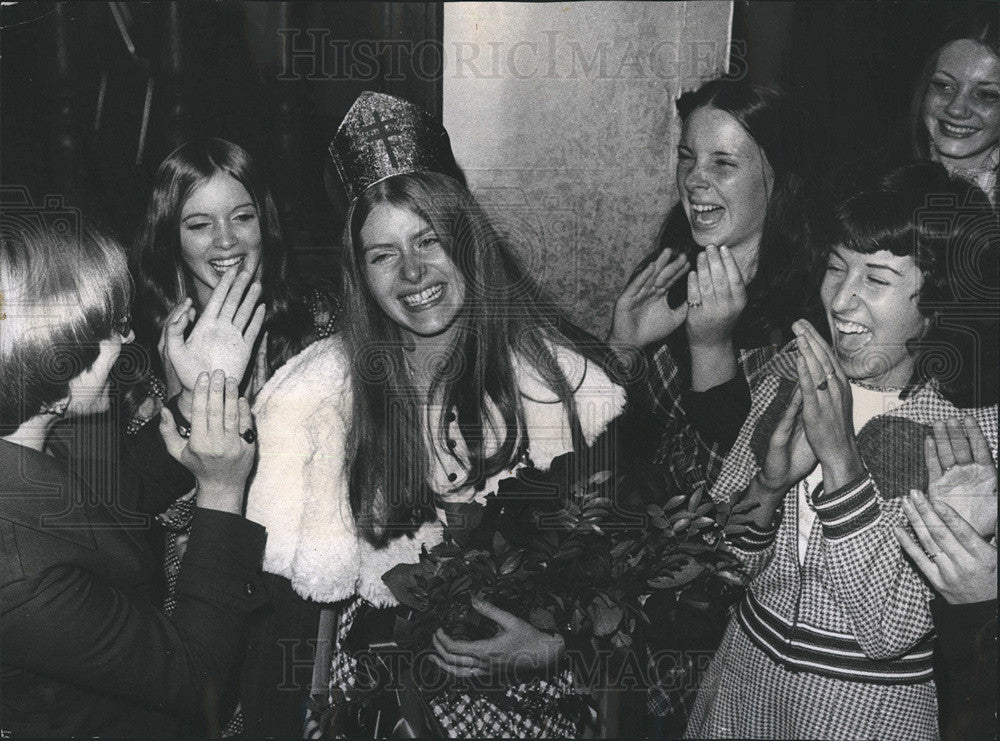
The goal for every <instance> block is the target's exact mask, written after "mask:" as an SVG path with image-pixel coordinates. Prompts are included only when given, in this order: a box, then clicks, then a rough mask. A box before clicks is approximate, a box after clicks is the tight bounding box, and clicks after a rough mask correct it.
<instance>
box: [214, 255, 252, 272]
mask: <svg viewBox="0 0 1000 741" xmlns="http://www.w3.org/2000/svg"><path fill="white" fill-rule="evenodd" d="M246 257H247V256H246V255H235V256H234V257H219V258H216V259H214V260H209V261H208V264H209V265H211V266H212V270H214V271H215V272H216V273H218V274H219V275H220V276H221V275H225V273H226V271H227V270H229V269H230V268H231V267H233V266H234V265H242V264H243V261H244V260H246Z"/></svg>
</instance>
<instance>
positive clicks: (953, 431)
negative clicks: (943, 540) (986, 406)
mask: <svg viewBox="0 0 1000 741" xmlns="http://www.w3.org/2000/svg"><path fill="white" fill-rule="evenodd" d="M924 458H925V460H926V463H927V478H928V481H929V484H928V488H927V493H928V495H929V497H930V500H931V501H932V502H934V503H938V502H944V503H945V504H947V505H948V506H949V507H951V508H952V509H953V510H954V511H955V512H957V513H958V514H959V515H960V516H961V517H962V518H963V519H964V520H965V521H966V522H968V523H969V525H970V526H971V527H972V529H973V530H975V531H976V532H977V533H979V535H982V536H984V537H985V536H988V535H989V534H991V533H993V532H994V530H996V526H997V469H996V466H995V465H994V463H993V457H992V456H991V455H990V448H989V444H988V443H987V442H986V437H985V436H984V435H983V431H982V430H981V429H979V425H978V424H977V423H976V420H975V418H973V417H971V416H966V417H964V418H961V419H959V418H957V417H953V418H950V419H947V420H939V421H937V422H935V423H934V434H933V435H928V436H927V437H926V438H925V439H924Z"/></svg>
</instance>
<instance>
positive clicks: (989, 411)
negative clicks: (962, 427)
mask: <svg viewBox="0 0 1000 741" xmlns="http://www.w3.org/2000/svg"><path fill="white" fill-rule="evenodd" d="M794 353H795V351H794V348H793V347H791V346H790V347H788V348H786V349H785V350H783V351H782V352H781V353H780V354H779V355H778V356H776V357H775V358H774V359H773V360H772V361H771V362H770V363H768V364H767V365H766V366H765V367H764V369H763V370H762V372H761V373H760V374H759V375H758V376H756V377H755V378H754V379H751V386H752V390H753V394H752V396H753V400H752V407H751V411H750V416H749V418H748V420H747V423H746V424H745V425H744V427H743V430H742V431H741V433H740V437H739V439H738V440H737V442H736V444H735V445H734V447H733V449H732V451H731V452H730V454H729V456H728V457H727V458H726V461H725V463H724V465H723V470H722V473H721V475H720V477H719V480H718V482H717V483H716V485H715V486H714V488H713V489H712V496H713V498H715V499H717V500H728V499H730V498H734V499H735V498H738V496H739V494H740V493H741V492H742V491H743V490H745V489H746V487H747V486H748V485H749V483H750V480H751V479H752V478H753V476H754V475H755V474H756V473H757V471H758V470H760V466H761V464H762V463H763V460H764V455H765V453H766V449H767V443H768V440H769V439H770V436H771V434H772V432H773V430H774V427H775V426H776V424H777V421H778V419H779V418H780V416H781V414H782V412H783V411H784V409H786V408H787V405H788V403H789V400H790V399H791V396H792V393H793V392H794V389H795V384H796V381H795V377H796V376H795V354H794ZM965 413H971V414H973V416H975V418H976V419H977V421H978V422H979V424H980V426H981V427H982V429H983V431H984V433H985V435H986V438H987V440H988V441H989V444H990V446H991V449H992V451H993V455H994V458H995V457H996V449H997V407H996V406H995V405H994V406H992V407H983V408H979V409H974V410H959V409H957V408H956V407H954V406H953V405H952V404H950V403H949V402H948V401H946V400H945V399H944V398H943V397H942V396H941V395H940V394H939V393H938V392H937V390H936V387H935V386H934V385H933V384H927V385H925V386H924V387H922V388H920V389H918V390H917V391H915V392H914V393H913V394H911V395H910V396H909V397H908V398H907V399H906V400H905V401H904V402H903V403H902V404H901V405H900V406H899V407H897V408H896V409H893V410H892V411H890V412H886V413H884V414H881V415H879V416H876V417H875V418H873V419H872V420H870V421H869V422H868V423H867V424H866V425H865V426H864V427H863V428H862V429H861V430H860V432H859V433H858V436H857V439H858V446H859V449H860V451H861V456H862V459H863V461H864V463H865V467H866V471H865V472H864V474H863V475H861V476H859V477H858V478H857V479H856V480H855V481H852V482H851V483H849V484H848V485H847V486H844V487H842V488H841V489H839V490H837V491H830V492H826V491H822V490H821V489H819V490H817V491H816V492H815V494H814V498H813V504H814V506H815V509H816V521H815V523H814V524H813V529H812V531H811V532H810V535H809V545H808V548H807V551H806V555H805V559H804V563H802V564H800V563H799V559H798V556H797V538H798V532H797V522H798V511H797V508H798V506H799V504H798V497H797V493H796V490H795V488H793V489H792V490H791V491H790V492H789V493H788V494H787V495H786V497H785V499H784V502H783V505H782V511H781V512H779V513H778V515H777V516H776V518H775V520H776V525H775V526H774V527H773V528H771V529H769V530H758V529H751V530H750V531H749V532H747V533H745V534H744V535H743V536H742V537H741V538H740V539H739V540H738V541H736V542H734V543H733V546H734V550H735V552H736V554H737V555H738V556H739V557H740V559H741V561H742V562H743V565H744V568H745V569H746V571H747V572H748V575H749V576H750V578H751V579H752V581H751V584H750V588H749V590H748V593H747V596H746V598H745V599H744V600H743V602H742V603H741V604H740V605H739V607H738V609H737V616H736V617H737V620H738V622H739V625H740V626H741V627H742V629H743V630H744V631H745V633H746V634H747V636H748V637H749V638H750V640H751V641H752V642H753V643H754V644H755V645H756V646H757V647H758V648H759V649H760V650H762V651H763V652H764V653H765V654H767V655H768V656H769V657H770V658H771V659H772V660H773V661H775V662H777V663H778V664H780V665H782V666H784V667H785V668H786V669H788V670H790V671H806V672H812V673H815V674H820V675H823V676H827V677H832V678H836V679H841V680H847V681H853V682H863V683H868V684H895V685H899V684H919V683H924V682H928V681H930V680H931V678H932V646H931V630H932V621H931V616H930V612H929V611H928V607H927V603H928V600H929V599H930V598H931V596H932V595H931V592H930V589H929V587H928V586H927V584H926V582H925V581H924V579H923V577H922V576H921V575H919V574H918V573H917V571H916V570H915V569H914V568H913V567H912V566H911V565H910V564H909V562H908V561H907V559H906V557H905V555H904V554H903V552H902V550H901V549H900V547H899V545H898V543H897V541H896V538H895V536H894V535H893V532H892V525H893V524H905V523H906V519H905V516H904V515H903V514H902V511H901V505H902V499H901V497H903V496H904V495H905V494H907V493H908V492H909V491H910V489H921V490H924V491H926V487H927V473H926V470H925V466H924V458H923V439H924V437H925V436H926V434H927V432H928V431H929V425H931V424H932V423H933V422H934V421H936V420H939V419H944V418H946V417H951V416H956V415H960V414H965Z"/></svg>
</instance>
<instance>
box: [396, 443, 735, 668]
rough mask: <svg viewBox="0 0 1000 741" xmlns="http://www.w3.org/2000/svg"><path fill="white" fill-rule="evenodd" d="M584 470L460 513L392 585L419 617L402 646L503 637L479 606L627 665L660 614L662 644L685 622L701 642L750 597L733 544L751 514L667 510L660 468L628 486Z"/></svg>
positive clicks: (515, 485) (526, 482)
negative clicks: (738, 598)
mask: <svg viewBox="0 0 1000 741" xmlns="http://www.w3.org/2000/svg"><path fill="white" fill-rule="evenodd" d="M580 464H581V461H580V460H579V459H578V457H577V456H576V455H575V454H572V453H569V454H566V455H564V456H561V457H559V458H557V459H556V460H555V461H553V464H552V466H551V468H550V469H549V470H548V471H545V472H543V471H539V470H538V469H535V468H531V467H528V468H522V469H520V470H519V471H518V473H517V475H516V477H513V478H511V479H507V480H505V481H502V482H501V484H500V487H499V490H498V492H497V493H496V494H492V495H490V496H488V497H487V498H486V504H485V507H484V506H481V505H478V504H467V505H461V506H458V507H454V508H451V509H450V510H449V512H448V519H449V525H448V527H446V530H445V538H444V541H443V542H442V543H440V544H438V545H436V546H434V547H433V548H431V549H429V550H426V549H425V550H424V551H423V552H422V554H421V558H420V561H419V563H416V564H400V565H398V566H396V567H395V568H393V569H391V570H390V571H388V572H387V573H386V574H385V575H384V576H383V580H384V581H385V582H386V584H387V585H388V586H389V588H390V590H391V591H392V593H393V595H394V596H395V597H396V599H397V600H398V601H399V602H400V603H401V604H402V605H405V606H407V607H409V608H410V610H411V614H412V616H413V617H412V618H411V619H410V620H409V621H408V622H407V623H406V624H405V631H404V633H405V634H404V635H397V637H396V638H397V642H398V643H399V644H400V645H403V646H407V647H410V648H413V649H415V650H421V649H425V648H428V647H429V646H430V645H431V642H430V636H431V634H433V632H434V631H435V630H437V629H438V628H443V629H444V630H445V632H446V633H448V634H449V635H450V636H452V637H454V638H461V639H478V638H488V637H490V636H492V635H493V634H494V633H495V632H496V626H495V625H494V624H493V623H492V622H491V621H490V620H488V619H487V618H485V617H483V616H482V615H481V614H480V613H478V612H477V611H475V610H474V609H472V607H471V604H470V598H471V597H472V596H473V595H479V596H480V597H481V598H482V599H484V600H486V601H488V602H492V603H493V604H495V605H497V606H498V607H500V608H502V609H504V610H506V611H508V612H511V613H513V614H515V615H517V616H519V617H521V618H523V619H525V620H528V621H529V622H531V624H532V625H534V626H535V627H536V628H538V629H540V630H544V631H557V632H559V633H560V634H561V635H562V636H563V637H564V638H565V639H566V643H567V648H569V649H575V650H588V649H593V650H594V651H598V650H611V651H612V652H616V653H618V654H619V655H621V654H622V653H623V652H624V651H626V650H628V649H629V648H630V647H632V646H633V644H634V643H635V642H636V641H637V640H639V639H641V637H642V636H643V635H644V633H645V631H644V628H645V626H646V625H648V624H649V623H650V614H649V612H650V610H649V609H648V608H653V610H652V613H653V621H654V624H655V627H656V633H658V634H662V633H664V632H665V631H666V632H667V633H672V634H673V633H676V629H677V628H678V627H679V626H681V624H682V623H685V622H686V623H687V624H688V626H689V627H690V628H692V629H694V630H695V631H697V629H698V624H699V614H700V612H705V611H708V610H709V609H710V608H711V606H712V605H714V604H718V601H719V598H722V599H728V598H731V597H734V596H735V595H736V594H738V593H739V592H740V591H741V589H742V586H743V580H742V578H741V577H740V575H739V573H738V566H737V562H736V560H735V558H734V557H733V555H732V554H731V553H729V552H728V551H727V550H726V549H725V548H724V547H723V536H724V535H725V534H735V533H738V532H740V531H742V530H743V529H745V523H746V521H747V519H748V518H747V517H746V511H745V510H741V509H739V508H737V509H736V510H734V509H733V508H732V507H731V506H730V505H728V504H717V503H715V502H713V501H712V500H711V499H710V498H709V497H708V496H707V495H706V494H705V493H704V492H703V491H702V490H698V491H696V492H694V493H693V494H692V495H690V496H684V495H676V496H673V497H670V498H666V500H665V501H664V498H665V497H664V491H667V489H666V486H667V484H666V480H665V477H664V475H663V474H662V473H661V469H658V468H656V467H654V466H639V465H638V464H636V465H635V466H631V467H630V470H629V472H628V473H625V474H617V475H616V474H613V473H612V472H611V471H609V470H599V471H596V472H593V471H592V470H591V471H587V470H586V469H585V468H582V469H581V467H580ZM591 469H592V467H591ZM581 471H582V473H581ZM623 503H625V504H627V506H623ZM647 606H648V607H647Z"/></svg>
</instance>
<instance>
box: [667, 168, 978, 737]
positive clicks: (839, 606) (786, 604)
mask: <svg viewBox="0 0 1000 741" xmlns="http://www.w3.org/2000/svg"><path fill="white" fill-rule="evenodd" d="M968 189H969V186H968V185H967V184H965V183H964V182H962V181H960V180H956V179H954V178H951V177H949V176H948V174H947V173H946V171H945V170H944V168H943V167H942V166H941V165H939V164H934V163H918V164H914V165H909V166H907V167H904V168H902V169H898V170H895V171H893V172H891V173H889V174H888V175H886V176H885V177H884V178H883V179H882V180H881V181H880V183H879V187H878V189H877V190H872V191H867V192H862V193H858V194H855V195H854V196H852V197H851V198H849V199H847V200H846V201H844V202H843V203H841V204H840V205H839V206H838V207H837V209H836V212H835V216H834V218H833V220H832V225H831V233H830V235H829V238H828V241H827V244H828V247H827V249H826V250H825V252H826V255H825V257H826V271H825V273H824V277H823V281H822V286H821V288H820V298H821V301H822V305H823V308H824V310H825V312H826V315H827V322H828V324H829V328H830V332H831V334H832V336H833V343H832V346H831V345H830V344H828V343H827V342H826V341H825V340H823V339H822V338H821V337H820V335H819V333H818V332H817V331H816V329H815V328H814V327H813V326H812V325H810V324H809V323H808V322H804V321H801V322H797V323H796V325H795V333H796V339H795V342H794V344H790V345H788V346H787V347H786V348H784V349H783V350H782V351H781V352H780V353H779V354H778V355H776V356H775V357H774V358H773V359H772V360H771V361H769V362H768V364H767V365H766V366H765V368H764V370H763V371H762V373H761V374H759V375H758V376H757V377H756V378H755V380H754V383H753V384H752V399H753V403H752V408H751V412H750V416H749V417H748V421H747V424H746V425H745V426H744V428H743V430H742V431H741V432H740V437H739V439H738V440H737V442H736V444H735V445H734V446H733V448H732V450H731V451H730V453H729V455H728V456H727V457H726V460H725V463H724V464H723V470H722V473H721V475H720V477H719V480H718V481H717V482H716V484H715V486H714V487H713V489H712V491H711V495H712V497H713V498H714V499H717V500H740V501H743V502H746V503H755V504H757V505H758V507H757V509H756V510H755V511H754V515H753V516H754V526H753V527H752V528H751V529H750V530H749V531H748V532H747V533H745V534H743V535H742V536H740V537H739V539H737V540H735V541H734V542H733V543H732V547H733V549H734V552H735V554H736V555H737V556H738V557H739V559H740V560H741V561H742V562H743V567H744V570H745V572H746V574H747V576H748V578H749V580H750V586H749V589H748V592H747V594H746V596H745V597H744V599H743V600H742V601H741V603H740V605H739V606H738V608H737V610H736V613H735V615H734V617H733V618H732V619H731V621H730V624H729V627H728V628H727V631H726V635H725V636H724V638H723V642H722V645H721V646H720V648H719V650H718V652H717V653H716V655H715V657H714V659H713V661H712V664H711V666H710V667H709V669H708V671H707V673H706V676H705V680H704V682H703V683H702V685H701V687H700V688H699V691H698V695H697V698H696V701H695V704H694V708H693V710H692V718H691V721H690V723H689V725H688V728H687V731H686V734H687V736H688V737H691V738H705V737H709V738H747V737H751V738H885V739H891V738H899V739H915V738H928V739H929V738H935V737H936V736H937V728H938V724H937V703H936V698H935V695H936V692H935V686H934V682H933V677H934V671H933V660H932V654H933V650H932V645H931V642H932V629H933V622H932V619H931V613H930V610H929V609H928V602H929V599H930V597H931V593H930V590H929V588H928V585H927V582H926V581H925V580H924V578H923V576H922V575H921V574H920V573H918V571H917V570H916V569H915V568H914V567H913V565H912V564H911V563H910V562H909V560H908V559H907V558H906V555H905V554H904V552H903V550H902V549H901V548H900V545H899V543H898V542H897V540H896V537H897V536H896V534H895V533H896V528H897V527H898V526H900V525H903V524H904V523H905V519H904V513H907V512H910V511H911V507H910V505H909V504H907V503H906V502H907V495H909V494H910V492H911V491H912V490H914V489H919V490H924V489H926V488H927V470H926V467H925V450H926V448H925V445H926V443H925V437H926V436H927V434H928V432H930V431H932V430H936V429H937V428H939V427H941V426H942V425H946V426H952V427H953V426H954V425H955V422H954V419H953V418H955V417H960V416H967V417H969V419H968V420H967V422H966V427H967V429H968V430H969V431H970V436H973V432H972V431H973V430H975V432H974V437H975V439H976V440H977V441H979V442H978V445H980V446H981V447H986V448H988V449H989V450H990V452H991V454H992V456H994V457H995V453H996V445H997V405H996V393H997V390H996V387H995V386H994V387H993V388H992V389H990V387H989V383H988V382H985V383H984V381H983V378H982V375H981V374H980V373H979V372H978V369H977V368H975V367H974V364H968V363H966V364H962V365H959V366H957V367H955V366H954V365H949V364H941V363H938V362H934V360H933V358H934V354H935V352H936V351H939V349H940V348H941V347H942V346H945V347H948V346H955V343H956V341H960V340H961V336H962V333H961V330H960V329H958V330H955V329H952V328H951V325H950V324H949V323H948V322H944V321H939V319H940V317H941V312H942V311H943V309H942V307H945V309H946V310H953V309H954V307H956V306H961V305H963V303H968V302H969V300H970V299H969V297H968V296H967V295H964V294H963V293H962V292H960V291H956V287H955V284H954V283H953V281H951V279H950V276H949V274H948V270H947V266H948V265H949V264H951V262H950V261H951V260H952V259H953V257H954V254H953V252H954V251H955V250H960V249H966V248H967V247H968V240H969V239H970V238H974V233H973V234H972V235H970V234H967V233H965V231H964V230H965V229H966V228H967V227H968V222H966V221H964V220H962V219H959V218H952V219H948V220H942V219H937V220H934V219H929V218H923V215H924V214H925V213H926V208H927V207H928V204H929V203H933V201H929V200H928V199H929V198H933V199H940V198H941V197H942V196H944V195H950V196H951V198H952V200H953V203H956V204H962V203H965V202H966V199H967V197H968ZM979 196H980V197H982V194H981V193H980V194H979ZM942 223H946V224H947V225H948V226H947V228H945V229H942V228H940V227H941V225H942ZM942 449H943V448H942ZM940 450H941V449H939V452H940ZM989 473H990V476H991V477H992V479H993V484H992V485H993V486H995V477H996V469H995V467H994V466H992V465H991V466H990V471H989ZM932 483H934V484H939V483H940V485H939V486H937V487H936V488H937V496H939V497H941V498H942V499H943V500H945V501H947V502H949V503H951V504H953V505H954V506H956V507H958V508H960V509H963V511H965V512H967V513H969V512H970V510H968V509H965V508H966V507H967V506H969V505H970V503H972V502H975V501H981V498H971V499H970V498H969V497H968V496H967V492H966V491H964V490H963V487H962V486H961V485H957V484H958V483H959V482H957V481H954V480H952V481H945V482H938V481H937V480H935V481H934V482H932ZM969 516H970V517H972V514H969ZM973 519H976V520H977V521H978V520H980V519H982V518H981V517H980V516H978V515H977V516H976V517H973Z"/></svg>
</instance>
